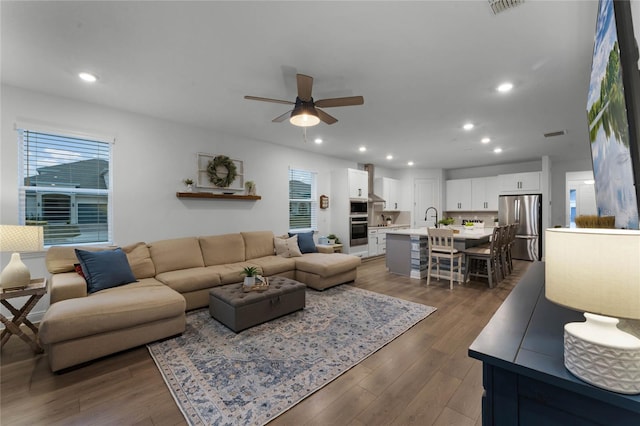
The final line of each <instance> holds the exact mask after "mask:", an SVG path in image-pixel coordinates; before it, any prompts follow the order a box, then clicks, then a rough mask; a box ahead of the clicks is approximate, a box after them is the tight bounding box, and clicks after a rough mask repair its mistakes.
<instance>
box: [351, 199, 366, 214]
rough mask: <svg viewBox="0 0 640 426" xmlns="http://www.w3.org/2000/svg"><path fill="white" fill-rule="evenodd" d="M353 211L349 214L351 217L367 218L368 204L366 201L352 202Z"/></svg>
mask: <svg viewBox="0 0 640 426" xmlns="http://www.w3.org/2000/svg"><path fill="white" fill-rule="evenodd" d="M350 206H351V209H350V211H349V214H350V215H351V216H366V215H367V202H366V201H350Z"/></svg>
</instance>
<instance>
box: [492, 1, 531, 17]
mask: <svg viewBox="0 0 640 426" xmlns="http://www.w3.org/2000/svg"><path fill="white" fill-rule="evenodd" d="M488 2H489V6H491V10H493V14H494V15H497V14H498V13H500V12H503V11H505V10H507V9H511V8H512V7H516V6H519V5H521V4H522V3H524V0H488Z"/></svg>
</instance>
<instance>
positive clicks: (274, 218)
mask: <svg viewBox="0 0 640 426" xmlns="http://www.w3.org/2000/svg"><path fill="white" fill-rule="evenodd" d="M0 90H1V94H0V95H1V115H2V121H1V126H2V127H1V134H0V135H1V138H2V139H1V143H0V161H1V164H2V167H1V170H0V180H1V182H0V195H1V201H2V204H1V205H0V222H1V223H3V224H17V223H18V222H19V221H18V143H17V133H16V131H15V129H14V124H15V123H16V121H20V122H24V121H27V122H38V123H43V124H48V125H51V126H53V127H56V128H66V129H69V130H77V131H84V132H88V133H93V134H102V135H114V136H115V137H116V143H115V145H114V149H113V163H112V173H113V219H114V220H113V240H114V243H115V244H118V245H125V244H129V243H133V242H137V241H145V242H152V241H155V240H160V239H165V238H175V237H183V236H191V235H214V234H224V233H232V232H238V231H251V230H272V231H274V233H276V234H280V233H285V232H286V231H287V230H288V227H289V222H288V193H289V189H288V168H289V167H290V166H291V167H295V168H302V169H306V170H313V171H317V172H318V193H319V194H327V195H329V196H330V197H331V188H330V180H329V177H330V176H329V174H330V171H331V170H332V169H338V168H347V167H351V168H357V164H356V163H354V162H351V161H346V160H342V159H337V158H335V157H329V156H324V155H320V154H316V153H313V152H308V151H301V150H296V149H290V148H286V147H283V146H280V145H275V144H267V143H265V142H262V141H254V140H244V139H239V138H237V137H233V136H229V135H225V134H221V133H216V132H214V131H211V130H208V129H199V128H195V127H193V126H188V125H184V124H180V123H175V122H170V121H166V120H159V119H155V118H151V117H147V116H143V115H139V114H133V113H129V112H126V111H119V110H114V109H110V108H106V107H102V106H98V105H94V104H88V103H81V102H77V101H74V100H70V99H65V98H60V97H53V96H49V95H46V94H42V93H37V92H33V91H29V90H24V89H20V88H16V87H11V86H6V85H3V86H2V87H1V88H0ZM197 152H205V153H212V154H224V155H228V156H229V157H231V158H236V159H239V160H243V161H244V170H245V179H247V180H253V181H254V182H256V185H257V192H258V195H261V196H262V200H260V201H240V200H198V199H183V198H177V197H176V191H180V190H183V189H184V186H183V184H182V179H184V178H186V177H192V178H195V175H196V173H195V170H196V159H195V154H196V153H197ZM330 205H331V204H330ZM330 209H331V207H329V209H327V210H320V212H319V218H318V221H319V223H318V227H319V229H318V231H319V233H320V234H321V235H326V234H328V233H330V232H331V222H330ZM8 260H9V256H8V254H7V253H2V257H0V267H4V265H6V264H7V262H8ZM28 266H29V267H30V268H32V271H33V272H34V277H35V276H42V275H43V274H44V273H45V272H46V269H45V268H44V263H43V255H40V256H37V255H33V254H32V255H30V256H29V262H28ZM47 305H48V302H46V300H45V301H43V302H42V303H41V304H40V305H39V306H38V307H37V308H36V309H35V310H34V312H35V313H37V314H41V313H42V312H43V311H44V310H45V309H46V306H47ZM37 316H38V315H36V317H34V319H35V320H38V319H39V318H38V317H37Z"/></svg>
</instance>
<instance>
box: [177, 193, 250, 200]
mask: <svg viewBox="0 0 640 426" xmlns="http://www.w3.org/2000/svg"><path fill="white" fill-rule="evenodd" d="M176 197H178V198H217V199H220V198H223V199H228V200H262V197H261V196H260V195H235V194H214V193H212V192H176Z"/></svg>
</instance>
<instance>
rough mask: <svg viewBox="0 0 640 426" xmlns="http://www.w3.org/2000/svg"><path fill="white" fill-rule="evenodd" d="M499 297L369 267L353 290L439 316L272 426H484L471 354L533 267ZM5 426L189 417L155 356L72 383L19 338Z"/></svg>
mask: <svg viewBox="0 0 640 426" xmlns="http://www.w3.org/2000/svg"><path fill="white" fill-rule="evenodd" d="M514 263H515V265H514V273H513V274H511V275H510V276H509V277H507V279H506V280H503V281H501V282H500V283H499V284H498V285H497V286H496V287H495V288H493V289H489V288H488V286H487V284H486V282H478V281H472V282H470V283H467V284H465V285H457V284H456V285H455V287H454V289H453V290H449V282H448V281H445V280H441V281H432V284H431V286H430V287H426V281H425V280H413V279H409V278H406V277H400V276H397V275H392V274H389V273H388V272H386V269H385V265H384V259H383V258H378V259H374V260H369V261H365V262H364V263H363V265H362V266H361V267H360V268H359V270H358V279H357V280H356V282H355V283H354V284H353V285H355V286H357V287H360V288H364V289H367V290H371V291H376V292H379V293H384V294H388V295H390V296H395V297H399V298H402V299H406V300H410V301H413V302H418V303H423V304H426V305H430V306H435V307H436V308H438V310H437V311H436V312H435V313H433V314H431V315H430V316H429V317H427V318H426V319H424V320H423V321H421V322H419V323H418V324H417V325H415V326H414V327H413V328H411V329H410V330H408V331H407V332H406V333H404V334H403V335H402V336H400V337H398V338H397V339H395V340H394V341H393V342H391V343H389V344H388V345H387V346H385V347H384V348H382V349H380V350H379V351H378V352H376V353H374V354H373V355H371V356H370V357H369V358H367V359H366V360H364V361H363V362H362V363H360V364H359V365H357V366H356V367H354V368H352V369H351V370H349V371H347V372H346V373H345V374H343V375H342V376H340V377H339V378H338V379H336V380H334V381H333V382H332V383H330V384H329V385H327V386H325V387H324V388H323V389H321V390H319V391H318V392H316V393H314V394H313V395H311V396H310V397H308V398H307V399H305V400H304V401H302V402H301V403H299V404H298V405H296V406H295V407H294V408H292V409H291V410H289V411H288V412H286V413H284V414H283V415H281V416H280V417H278V418H276V419H275V420H273V421H272V422H271V423H270V425H421V426H426V425H456V426H464V425H480V424H481V419H480V411H481V410H480V403H481V402H480V401H481V396H482V367H481V364H480V362H479V361H477V360H473V359H471V358H469V357H468V356H467V348H468V347H469V345H470V344H471V342H472V341H473V340H474V339H475V337H476V336H477V335H478V333H479V332H480V331H481V330H482V328H483V327H484V326H485V324H486V323H487V322H488V321H489V319H490V318H491V316H492V315H493V313H494V312H495V310H496V309H497V308H498V307H499V306H500V304H501V303H502V302H503V301H504V299H505V298H506V297H507V295H508V294H509V293H510V292H511V289H512V288H513V286H514V285H515V284H516V283H517V282H518V280H519V278H520V276H521V275H522V274H523V273H524V271H525V270H526V269H527V267H528V266H529V264H530V263H529V262H523V261H515V262H514ZM1 357H2V358H1V367H0V382H1V387H0V391H1V395H0V401H1V405H0V424H2V425H29V426H32V425H45V424H46V425H58V424H59V425H181V424H185V421H184V418H183V417H182V414H181V413H180V411H179V409H178V408H177V406H176V404H175V402H174V401H173V398H172V397H171V395H170V393H169V391H168V389H167V387H166V385H165V384H164V382H163V380H162V377H161V375H160V373H159V372H158V370H157V368H156V366H155V364H154V362H153V360H152V359H151V357H150V356H149V353H148V351H147V349H146V347H140V348H136V349H132V350H129V351H126V352H123V353H120V354H117V355H113V356H110V357H106V358H103V359H100V360H97V361H94V362H91V363H88V364H86V365H84V366H81V367H79V368H75V369H72V370H70V371H67V372H65V373H63V374H53V373H51V372H50V371H49V367H48V365H47V360H46V355H34V354H33V353H32V352H31V350H30V348H29V347H28V346H27V345H26V344H24V342H22V341H21V340H19V339H18V338H17V337H12V338H11V339H10V340H9V342H8V343H7V344H6V346H5V347H4V348H3V350H2V355H1Z"/></svg>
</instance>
